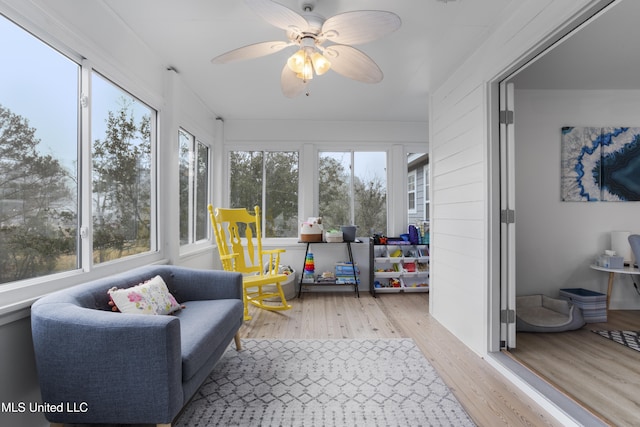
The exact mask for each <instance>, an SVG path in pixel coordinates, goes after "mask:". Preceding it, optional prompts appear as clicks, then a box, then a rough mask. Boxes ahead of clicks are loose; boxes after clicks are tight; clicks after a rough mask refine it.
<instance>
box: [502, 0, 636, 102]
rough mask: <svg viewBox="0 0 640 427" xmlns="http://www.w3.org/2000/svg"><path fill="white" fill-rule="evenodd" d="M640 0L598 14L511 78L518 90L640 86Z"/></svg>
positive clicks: (626, 88)
mask: <svg viewBox="0 0 640 427" xmlns="http://www.w3.org/2000/svg"><path fill="white" fill-rule="evenodd" d="M639 18H640V1H638V0H624V1H621V2H619V3H617V4H615V5H612V6H611V7H610V8H608V9H606V10H604V11H603V12H602V13H600V14H598V15H596V16H595V17H594V19H593V20H592V22H589V23H588V25H584V26H582V27H581V28H578V29H577V30H576V31H574V32H573V33H572V34H571V35H570V36H569V37H566V38H565V39H563V40H562V41H561V42H560V43H558V44H557V45H556V46H554V47H553V48H552V49H550V50H549V52H547V53H545V54H544V55H543V56H542V57H541V58H540V59H538V60H537V61H536V62H534V63H532V64H531V65H529V66H528V67H527V68H525V69H524V70H522V71H521V72H519V73H518V74H517V75H516V76H515V77H514V79H513V81H514V82H515V87H516V89H568V90H573V89H576V90H578V89H579V90H598V89H600V90H632V89H635V90H638V89H640V74H638V70H640V25H638V19H639Z"/></svg>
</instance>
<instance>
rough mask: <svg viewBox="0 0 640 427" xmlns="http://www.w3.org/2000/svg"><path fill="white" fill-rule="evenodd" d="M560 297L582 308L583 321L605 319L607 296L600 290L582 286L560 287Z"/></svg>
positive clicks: (592, 321)
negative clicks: (596, 290)
mask: <svg viewBox="0 0 640 427" xmlns="http://www.w3.org/2000/svg"><path fill="white" fill-rule="evenodd" d="M560 298H562V299H565V300H568V301H571V302H572V303H574V304H575V305H577V306H578V307H580V308H581V309H582V315H583V317H584V321H585V322H587V323H599V322H606V321H607V296H606V295H605V294H601V293H600V292H595V291H590V290H588V289H582V288H568V289H560Z"/></svg>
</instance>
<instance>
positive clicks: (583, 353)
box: [510, 310, 640, 426]
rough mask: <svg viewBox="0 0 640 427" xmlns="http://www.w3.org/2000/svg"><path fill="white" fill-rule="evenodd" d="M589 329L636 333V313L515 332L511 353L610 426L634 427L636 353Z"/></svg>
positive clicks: (637, 412)
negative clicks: (573, 326) (571, 327)
mask: <svg viewBox="0 0 640 427" xmlns="http://www.w3.org/2000/svg"><path fill="white" fill-rule="evenodd" d="M592 329H605V330H635V331H638V330H640V311H638V310H610V311H609V313H608V316H607V323H588V324H587V325H585V326H584V327H583V328H582V329H580V330H577V331H571V332H563V333H557V334H535V333H518V334H517V336H516V348H515V349H513V350H511V351H510V353H511V355H512V356H513V357H514V358H515V359H516V360H518V361H519V362H521V363H523V364H524V365H525V366H527V367H529V369H531V370H533V371H534V372H536V373H537V374H538V375H540V376H541V377H543V378H544V379H546V380H547V382H550V383H552V384H554V385H555V386H556V388H558V389H560V390H562V391H563V392H564V393H565V394H567V395H569V396H571V397H572V398H573V399H574V400H576V401H578V402H579V403H581V404H582V405H583V406H585V407H587V408H589V409H590V410H591V412H594V413H596V414H597V415H598V416H599V417H600V418H602V419H603V420H605V421H606V422H608V423H610V424H611V425H615V426H638V425H640V352H638V351H635V350H631V349H628V348H626V347H624V346H622V345H620V344H617V343H615V342H613V341H610V340H607V339H604V338H602V337H600V336H598V335H596V334H594V333H593V332H591V330H592Z"/></svg>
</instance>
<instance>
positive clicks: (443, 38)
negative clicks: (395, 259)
mask: <svg viewBox="0 0 640 427" xmlns="http://www.w3.org/2000/svg"><path fill="white" fill-rule="evenodd" d="M298 1H299V0H278V2H279V3H281V4H283V5H285V6H287V7H289V8H291V9H294V10H296V11H299V12H300V11H301V8H300V6H299V4H298ZM79 2H82V3H83V4H80V3H79ZM45 3H46V7H47V8H50V9H52V11H53V12H55V13H56V15H58V16H59V17H61V18H63V19H64V20H65V21H68V22H69V24H70V25H71V26H72V27H73V26H74V23H77V24H78V25H77V27H78V28H83V27H84V28H86V26H87V22H82V23H80V22H79V21H81V20H85V21H86V19H88V18H87V16H88V15H87V14H82V13H78V10H86V8H99V9H100V13H101V14H103V16H104V14H105V13H107V14H109V15H110V16H113V15H114V14H115V16H117V19H120V20H121V21H122V22H123V23H124V24H125V25H126V26H127V27H129V29H130V30H131V31H132V32H133V33H135V35H136V36H137V37H138V39H139V40H141V41H142V42H143V43H144V44H145V45H146V46H148V48H149V49H150V50H151V51H153V52H154V53H155V55H156V56H157V57H158V58H159V60H160V62H161V63H163V64H166V66H167V67H174V68H175V69H176V70H177V71H178V73H179V74H180V76H181V77H182V78H183V79H184V81H185V82H186V84H187V85H188V86H189V87H190V88H191V89H192V90H193V91H194V92H195V93H197V94H198V96H200V97H201V98H202V100H203V101H204V102H205V104H206V105H207V106H208V107H209V108H210V109H211V110H212V112H213V113H214V114H216V115H218V116H220V117H223V118H225V119H307V120H329V121H336V120H338V121H339V120H353V121H361V120H362V121H387V120H388V121H421V122H422V121H424V122H426V121H427V108H428V93H429V90H430V89H432V88H433V87H434V85H436V84H438V83H440V82H442V81H443V80H444V79H445V78H446V77H447V76H448V75H449V73H450V72H451V71H452V70H453V69H455V67H456V66H457V65H459V64H460V63H461V62H462V61H463V60H464V59H465V58H466V56H468V55H469V54H470V53H471V52H472V51H473V50H474V49H475V47H476V46H478V45H479V44H480V43H481V42H482V41H483V40H484V39H485V38H486V37H487V36H488V35H489V34H490V33H491V31H492V29H493V28H494V27H495V25H496V24H497V23H499V22H502V21H503V20H504V19H505V18H506V16H505V15H506V14H507V13H509V12H508V11H513V10H514V8H513V7H511V6H514V5H517V4H520V3H523V0H482V1H478V0H455V1H454V0H448V1H447V2H443V1H438V0H319V1H318V5H317V7H316V9H315V12H316V13H319V14H320V15H323V16H324V17H327V18H328V17H330V16H333V15H335V14H338V13H341V12H347V11H352V10H374V9H375V10H388V11H392V12H395V13H396V14H398V15H399V16H400V18H401V20H402V26H401V28H400V29H399V30H398V31H396V32H394V33H392V34H390V35H388V36H386V37H384V38H382V39H379V40H376V41H373V42H371V43H368V44H365V45H361V46H358V48H359V49H360V50H362V51H364V52H365V53H366V54H367V55H369V56H370V57H371V58H372V59H373V60H374V61H375V62H376V63H377V64H378V65H379V66H380V68H381V69H382V71H383V73H384V79H383V81H382V82H380V83H378V84H367V83H361V82H357V81H353V80H350V79H347V78H345V77H343V76H341V75H338V74H336V73H335V72H333V71H330V72H328V73H327V74H325V75H323V76H320V77H316V78H315V79H314V80H313V81H312V82H311V86H310V96H308V97H307V96H304V95H301V96H300V97H298V98H295V99H289V98H286V97H284V96H283V95H282V93H281V91H280V73H281V71H282V67H283V65H284V62H285V61H286V58H287V57H288V56H290V55H291V53H292V52H293V51H294V49H293V48H290V49H291V50H289V49H285V50H284V51H281V52H279V53H276V54H273V55H270V56H267V57H263V58H257V59H252V60H248V61H243V62H238V63H232V64H224V65H214V64H212V63H211V62H210V60H211V59H212V58H213V57H215V56H217V55H220V54H221V53H224V52H226V51H229V50H232V49H235V48H238V47H241V46H244V45H248V44H252V43H257V42H261V41H271V40H285V36H284V32H283V31H282V30H280V29H278V28H275V27H273V26H271V25H270V24H268V23H267V22H265V21H264V20H262V19H261V18H260V17H258V16H257V15H256V14H255V13H254V12H253V11H252V10H251V9H249V8H248V7H247V6H246V5H245V4H244V2H243V1H239V0H181V1H176V0H135V1H132V0H93V1H91V2H90V3H89V2H87V1H86V0H57V1H56V2H45ZM96 15H100V14H91V16H96ZM88 24H89V25H91V23H88ZM99 24H100V23H96V25H99ZM108 43H109V40H101V41H98V44H103V45H108Z"/></svg>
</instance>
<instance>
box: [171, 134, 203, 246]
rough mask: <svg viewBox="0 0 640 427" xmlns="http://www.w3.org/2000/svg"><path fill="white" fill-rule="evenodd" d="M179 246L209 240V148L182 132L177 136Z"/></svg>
mask: <svg viewBox="0 0 640 427" xmlns="http://www.w3.org/2000/svg"><path fill="white" fill-rule="evenodd" d="M178 146H179V150H180V151H179V168H180V244H181V245H185V244H189V243H194V242H197V241H200V240H205V239H207V238H208V236H209V233H208V223H207V218H208V212H207V204H208V201H209V147H207V146H206V145H204V144H203V143H202V142H200V141H198V140H197V139H196V137H195V136H193V135H191V134H190V133H189V132H187V131H185V130H184V129H180V131H179V132H178Z"/></svg>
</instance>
